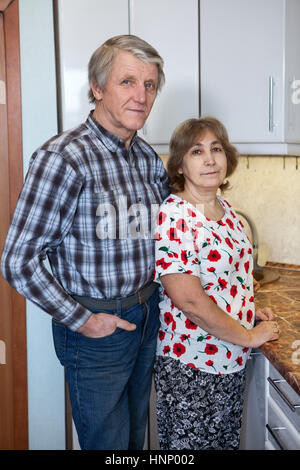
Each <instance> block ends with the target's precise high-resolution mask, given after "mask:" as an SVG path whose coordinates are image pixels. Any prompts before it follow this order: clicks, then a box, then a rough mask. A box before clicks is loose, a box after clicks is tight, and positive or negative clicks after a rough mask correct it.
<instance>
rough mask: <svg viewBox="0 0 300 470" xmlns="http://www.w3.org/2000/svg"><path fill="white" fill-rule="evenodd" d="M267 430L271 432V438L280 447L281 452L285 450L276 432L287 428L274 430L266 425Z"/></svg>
mask: <svg viewBox="0 0 300 470" xmlns="http://www.w3.org/2000/svg"><path fill="white" fill-rule="evenodd" d="M266 428H267V430H268V431H269V433H270V434H271V436H272V437H273V439H274V441H275V442H276V444H277V445H278V446H279V448H280V450H285V449H284V447H283V446H282V444H281V442H280V441H279V439H278V437H277V436H276V434H275V433H274V431H280V430H284V429H286V428H285V427H284V426H276V427H274V428H271V426H269V425H268V424H266Z"/></svg>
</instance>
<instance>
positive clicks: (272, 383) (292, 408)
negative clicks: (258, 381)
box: [268, 377, 300, 411]
mask: <svg viewBox="0 0 300 470" xmlns="http://www.w3.org/2000/svg"><path fill="white" fill-rule="evenodd" d="M268 382H269V383H270V384H271V385H272V387H273V388H275V390H276V392H277V393H278V394H279V395H280V396H281V398H282V399H283V401H284V402H285V403H286V404H287V405H288V407H289V408H290V409H291V410H292V411H296V409H297V408H300V405H293V404H292V403H291V402H290V401H289V399H288V398H287V397H286V396H285V395H284V393H283V392H282V391H281V390H280V388H279V387H278V386H277V383H282V382H286V380H284V379H271V377H268Z"/></svg>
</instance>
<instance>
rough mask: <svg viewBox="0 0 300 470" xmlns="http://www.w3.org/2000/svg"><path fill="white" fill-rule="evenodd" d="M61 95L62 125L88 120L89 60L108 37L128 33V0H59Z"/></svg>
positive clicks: (57, 11)
mask: <svg viewBox="0 0 300 470" xmlns="http://www.w3.org/2000/svg"><path fill="white" fill-rule="evenodd" d="M56 5H57V7H56V13H57V14H56V21H57V30H58V44H57V46H58V56H59V74H60V84H59V87H60V95H61V127H62V130H66V129H69V128H72V127H74V126H77V125H78V124H80V123H81V122H83V121H85V120H86V118H87V115H88V113H89V111H90V109H91V105H90V104H89V102H88V97H87V93H88V90H89V84H88V62H89V59H90V57H91V55H92V53H93V52H94V50H96V49H97V47H99V46H100V45H101V44H102V43H103V42H104V41H106V40H107V39H108V38H110V37H112V36H116V35H119V34H128V33H129V26H128V2H126V1H124V0H113V1H107V0H88V1H82V0H59V1H57V2H56Z"/></svg>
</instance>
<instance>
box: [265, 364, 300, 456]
mask: <svg viewBox="0 0 300 470" xmlns="http://www.w3.org/2000/svg"><path fill="white" fill-rule="evenodd" d="M267 375H268V378H267V380H268V383H267V409H266V443H265V446H266V448H267V449H268V448H270V446H272V447H273V448H274V449H280V450H300V397H299V395H298V394H297V393H296V392H295V390H294V389H293V388H292V387H291V386H290V385H289V384H288V383H287V381H286V380H285V379H284V378H283V377H282V375H280V373H279V372H278V371H277V370H276V369H275V368H274V367H273V366H272V364H270V363H268V364H267Z"/></svg>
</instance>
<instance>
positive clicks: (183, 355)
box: [154, 194, 255, 374]
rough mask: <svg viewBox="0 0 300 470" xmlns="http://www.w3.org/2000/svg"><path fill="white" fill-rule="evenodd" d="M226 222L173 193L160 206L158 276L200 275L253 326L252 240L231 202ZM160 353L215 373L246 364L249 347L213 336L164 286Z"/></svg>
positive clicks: (229, 309) (209, 290)
mask: <svg viewBox="0 0 300 470" xmlns="http://www.w3.org/2000/svg"><path fill="white" fill-rule="evenodd" d="M218 200H219V203H220V204H221V206H222V207H223V208H224V210H225V214H224V216H223V217H222V219H221V220H218V221H214V220H210V219H208V218H207V217H205V216H204V215H203V214H202V213H201V212H200V210H198V209H197V208H195V207H194V206H193V205H192V204H190V203H189V202H187V201H186V200H184V199H182V198H180V197H178V196H176V195H174V194H171V195H170V196H169V197H168V198H167V199H165V201H164V202H163V203H162V205H161V207H160V212H159V215H158V222H157V226H156V231H155V239H156V242H155V244H156V248H155V254H156V266H155V274H154V280H155V281H157V282H160V277H161V276H163V275H165V274H171V273H188V274H191V275H194V276H197V277H199V278H200V280H201V284H202V287H203V289H204V290H205V292H206V294H207V295H209V297H210V298H211V299H212V300H213V302H215V303H216V304H217V305H218V306H219V307H220V308H221V309H222V310H224V312H226V313H227V314H228V315H230V316H231V317H232V318H234V319H235V320H236V321H238V322H239V323H240V324H241V325H243V326H244V327H245V328H247V329H250V328H252V327H253V324H254V317H255V313H254V299H253V258H252V247H251V244H250V241H249V239H248V237H247V235H246V233H245V231H244V229H243V225H242V223H241V222H240V221H239V219H238V218H237V215H236V214H235V212H234V210H233V209H232V207H231V206H230V204H229V203H228V202H227V201H225V200H224V199H222V198H221V197H218ZM160 295H161V299H160V304H159V306H160V322H161V326H160V330H159V337H158V346H157V355H161V356H169V357H173V358H174V359H179V360H180V361H182V362H183V363H184V364H187V365H189V366H191V367H194V368H196V369H198V370H201V371H205V372H209V373H213V374H228V373H232V372H237V371H240V370H242V369H243V368H244V367H245V364H246V360H247V357H248V355H249V354H250V349H249V348H244V347H241V346H237V345H235V344H232V343H228V342H226V341H223V340H222V339H219V338H216V337H214V336H212V335H211V334H210V333H209V332H207V331H204V330H203V329H202V328H200V327H199V326H197V325H196V324H195V323H193V322H192V321H191V320H189V319H188V318H187V317H186V316H185V314H184V312H182V311H181V310H179V309H178V308H177V307H176V305H174V303H173V302H172V300H171V299H170V298H169V297H168V295H167V293H166V291H165V290H164V288H163V286H162V285H161V287H160Z"/></svg>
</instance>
